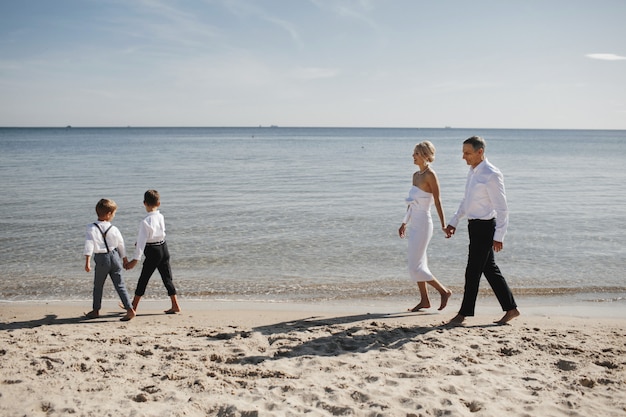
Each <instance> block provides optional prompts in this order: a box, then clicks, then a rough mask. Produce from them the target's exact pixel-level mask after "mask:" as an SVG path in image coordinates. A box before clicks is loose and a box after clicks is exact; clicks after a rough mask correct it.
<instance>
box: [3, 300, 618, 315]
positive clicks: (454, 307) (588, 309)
mask: <svg viewBox="0 0 626 417" xmlns="http://www.w3.org/2000/svg"><path fill="white" fill-rule="evenodd" d="M454 295H455V296H456V297H455V298H451V300H450V301H449V303H448V306H447V307H446V308H445V309H444V310H443V311H438V310H437V308H438V302H439V298H438V296H437V295H436V294H433V295H431V304H432V307H431V308H430V309H426V310H423V311H422V313H423V314H430V315H433V316H440V317H441V319H442V320H445V319H446V318H447V317H448V316H449V317H450V318H452V317H454V315H455V314H456V312H457V311H458V308H459V306H460V301H461V300H460V296H459V295H458V294H454ZM516 299H517V303H518V308H519V310H520V311H521V313H522V317H524V316H538V317H559V316H561V317H572V318H608V319H623V320H626V298H618V299H615V300H611V301H605V300H602V301H595V300H589V299H577V298H572V297H564V296H560V295H558V296H541V297H529V296H521V297H520V296H516ZM179 301H180V303H181V306H182V308H183V313H184V312H185V311H187V312H201V311H207V312H209V311H235V312H237V311H272V310H276V311H279V312H280V311H282V312H311V313H315V312H318V313H319V312H324V313H335V314H367V313H376V314H400V313H406V312H407V309H408V308H409V307H410V306H411V304H412V303H414V302H415V299H414V298H411V299H407V298H392V299H385V300H381V299H373V300H372V299H362V298H361V299H351V300H342V301H321V302H312V301H300V302H296V301H275V300H267V301H261V300H247V299H240V300H228V299H227V300H224V299H219V300H210V299H191V300H189V299H184V298H180V300H179ZM118 303H119V300H117V299H103V301H102V309H103V310H104V311H109V312H111V313H115V312H117V311H118ZM5 307H16V308H18V309H19V310H28V309H31V308H34V309H35V310H37V309H40V308H43V309H44V310H46V311H48V312H53V311H55V310H56V311H58V312H59V313H60V314H61V315H63V316H67V315H71V314H73V313H78V312H79V311H82V310H85V311H89V310H90V307H91V300H28V301H26V300H16V301H7V300H0V317H1V318H3V319H4V317H3V316H4V314H2V313H3V311H2V310H3V309H4V308H5ZM161 307H162V308H163V309H167V308H168V307H169V300H167V299H157V298H144V299H143V300H142V301H141V305H140V309H139V311H138V316H139V317H140V316H141V315H142V311H143V310H146V311H158V310H159V308H161ZM502 314H503V313H502V311H501V309H500V306H499V304H498V302H497V300H496V299H495V297H494V296H493V295H487V296H479V298H478V301H477V303H476V316H475V317H474V318H473V319H472V318H468V319H470V320H475V319H476V318H478V319H481V318H482V317H483V316H485V317H491V316H497V315H502Z"/></svg>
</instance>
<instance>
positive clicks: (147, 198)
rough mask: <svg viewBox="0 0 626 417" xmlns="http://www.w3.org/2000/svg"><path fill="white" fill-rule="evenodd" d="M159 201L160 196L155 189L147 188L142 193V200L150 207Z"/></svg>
mask: <svg viewBox="0 0 626 417" xmlns="http://www.w3.org/2000/svg"><path fill="white" fill-rule="evenodd" d="M160 201H161V196H159V192H158V191H157V190H148V191H146V192H145V193H144V194H143V202H144V203H146V205H148V206H150V207H155V206H157V205H158V204H159V202H160Z"/></svg>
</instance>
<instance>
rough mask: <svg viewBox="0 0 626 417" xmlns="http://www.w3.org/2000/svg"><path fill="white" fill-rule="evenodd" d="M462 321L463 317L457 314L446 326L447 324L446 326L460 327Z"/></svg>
mask: <svg viewBox="0 0 626 417" xmlns="http://www.w3.org/2000/svg"><path fill="white" fill-rule="evenodd" d="M464 321H465V316H462V315H460V314H457V315H456V316H454V318H453V319H452V320H450V321H449V322H448V323H447V324H448V326H462V325H463V322H464Z"/></svg>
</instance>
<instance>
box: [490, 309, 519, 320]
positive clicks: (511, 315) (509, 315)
mask: <svg viewBox="0 0 626 417" xmlns="http://www.w3.org/2000/svg"><path fill="white" fill-rule="evenodd" d="M519 315H520V312H519V310H518V309H516V308H514V309H513V310H509V311H507V312H506V313H505V314H504V316H502V318H501V319H500V320H498V321H496V322H494V323H496V324H507V323H508V322H510V321H511V320H513V319H514V318H515V317H518V316H519Z"/></svg>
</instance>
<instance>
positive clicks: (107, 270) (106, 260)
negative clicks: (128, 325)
mask: <svg viewBox="0 0 626 417" xmlns="http://www.w3.org/2000/svg"><path fill="white" fill-rule="evenodd" d="M93 259H94V261H95V263H96V268H95V271H94V278H93V309H94V310H100V308H101V307H102V289H103V288H104V282H105V281H106V279H107V276H108V275H110V276H111V280H112V281H113V286H114V287H115V291H117V294H118V295H119V296H120V299H121V300H122V304H123V305H124V308H125V309H129V308H133V306H132V304H131V301H130V296H129V295H128V291H126V284H125V283H124V278H123V277H122V270H123V266H122V259H121V258H120V254H119V253H118V252H117V250H113V251H111V252H109V253H96V254H94V256H93Z"/></svg>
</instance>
